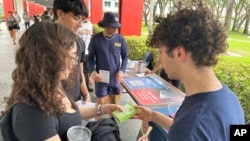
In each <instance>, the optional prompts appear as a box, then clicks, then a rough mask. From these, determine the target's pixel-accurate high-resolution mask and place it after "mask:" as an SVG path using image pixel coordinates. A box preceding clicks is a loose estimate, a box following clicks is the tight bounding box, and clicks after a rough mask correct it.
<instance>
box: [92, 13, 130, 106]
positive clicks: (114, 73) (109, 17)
mask: <svg viewBox="0 0 250 141" xmlns="http://www.w3.org/2000/svg"><path fill="white" fill-rule="evenodd" d="M98 25H99V26H100V27H102V28H103V32H99V33H97V34H95V35H94V36H93V37H92V38H91V40H90V43H89V47H88V50H89V56H88V63H89V69H90V77H91V78H92V79H93V80H94V81H95V94H96V96H97V103H99V104H104V103H115V104H117V103H118V102H119V99H120V83H121V81H122V79H123V74H124V73H125V70H126V66H127V63H128V47H127V44H126V41H125V39H124V37H123V36H122V35H120V34H118V33H117V29H118V28H119V27H120V26H121V24H120V23H119V21H118V17H117V16H116V15H115V14H114V13H111V12H107V13H104V16H103V19H102V20H101V21H100V22H99V23H98Z"/></svg>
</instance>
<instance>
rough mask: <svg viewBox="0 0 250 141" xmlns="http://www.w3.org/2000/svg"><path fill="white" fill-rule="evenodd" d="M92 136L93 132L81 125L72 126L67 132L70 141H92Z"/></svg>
mask: <svg viewBox="0 0 250 141" xmlns="http://www.w3.org/2000/svg"><path fill="white" fill-rule="evenodd" d="M91 135H92V133H91V131H90V130H89V129H88V128H87V127H84V126H81V125H76V126H72V127H70V128H69V129H68V131H67V137H68V141H90V140H91Z"/></svg>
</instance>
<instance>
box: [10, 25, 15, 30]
mask: <svg viewBox="0 0 250 141" xmlns="http://www.w3.org/2000/svg"><path fill="white" fill-rule="evenodd" d="M8 29H9V30H13V29H17V25H13V26H9V27H8Z"/></svg>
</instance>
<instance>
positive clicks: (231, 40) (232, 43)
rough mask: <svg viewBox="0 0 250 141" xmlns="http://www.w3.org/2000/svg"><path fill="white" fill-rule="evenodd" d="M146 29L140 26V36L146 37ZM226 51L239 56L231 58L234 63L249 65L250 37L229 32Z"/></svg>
mask: <svg viewBox="0 0 250 141" xmlns="http://www.w3.org/2000/svg"><path fill="white" fill-rule="evenodd" d="M147 35H148V28H147V27H146V26H144V25H143V26H142V34H141V36H143V37H144V36H145V37H147ZM227 41H228V51H229V52H232V53H236V54H238V55H240V56H241V57H238V56H232V58H234V59H235V61H239V62H245V63H249V64H250V35H243V34H242V32H230V33H229V35H228V40H227Z"/></svg>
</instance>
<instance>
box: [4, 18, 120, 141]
mask: <svg viewBox="0 0 250 141" xmlns="http://www.w3.org/2000/svg"><path fill="white" fill-rule="evenodd" d="M75 38H76V35H75V34H74V33H73V32H72V31H70V30H69V29H68V28H65V26H62V25H60V24H56V23H53V22H39V23H37V24H34V25H32V26H31V27H30V28H28V29H27V30H26V31H25V32H24V34H23V35H22V37H21V38H20V40H19V44H20V47H19V48H18V50H17V53H16V57H15V62H16V68H15V70H14V71H13V73H12V79H13V85H12V86H13V87H12V90H11V95H10V97H9V99H8V100H7V107H6V110H5V111H7V110H8V109H9V108H10V107H11V106H12V105H13V104H14V102H16V103H17V104H15V105H14V107H13V111H12V127H13V132H14V135H15V137H16V138H17V139H18V140H20V141H45V140H46V141H66V140H67V134H66V133H67V130H68V129H69V128H70V127H72V126H74V125H81V124H82V119H85V120H86V119H89V118H93V117H96V116H98V115H99V114H111V113H112V111H114V110H119V111H121V107H120V106H118V105H114V104H105V105H98V106H95V107H80V108H78V106H77V105H76V104H75V103H74V102H73V101H72V99H71V98H70V97H69V95H68V93H67V92H66V91H64V89H63V88H62V86H61V80H67V81H71V79H69V78H70V76H71V75H70V74H71V73H72V68H73V67H74V63H75V61H76V59H77V56H76V50H77V47H76V41H75ZM73 73H74V72H73ZM2 130H3V129H2Z"/></svg>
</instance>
